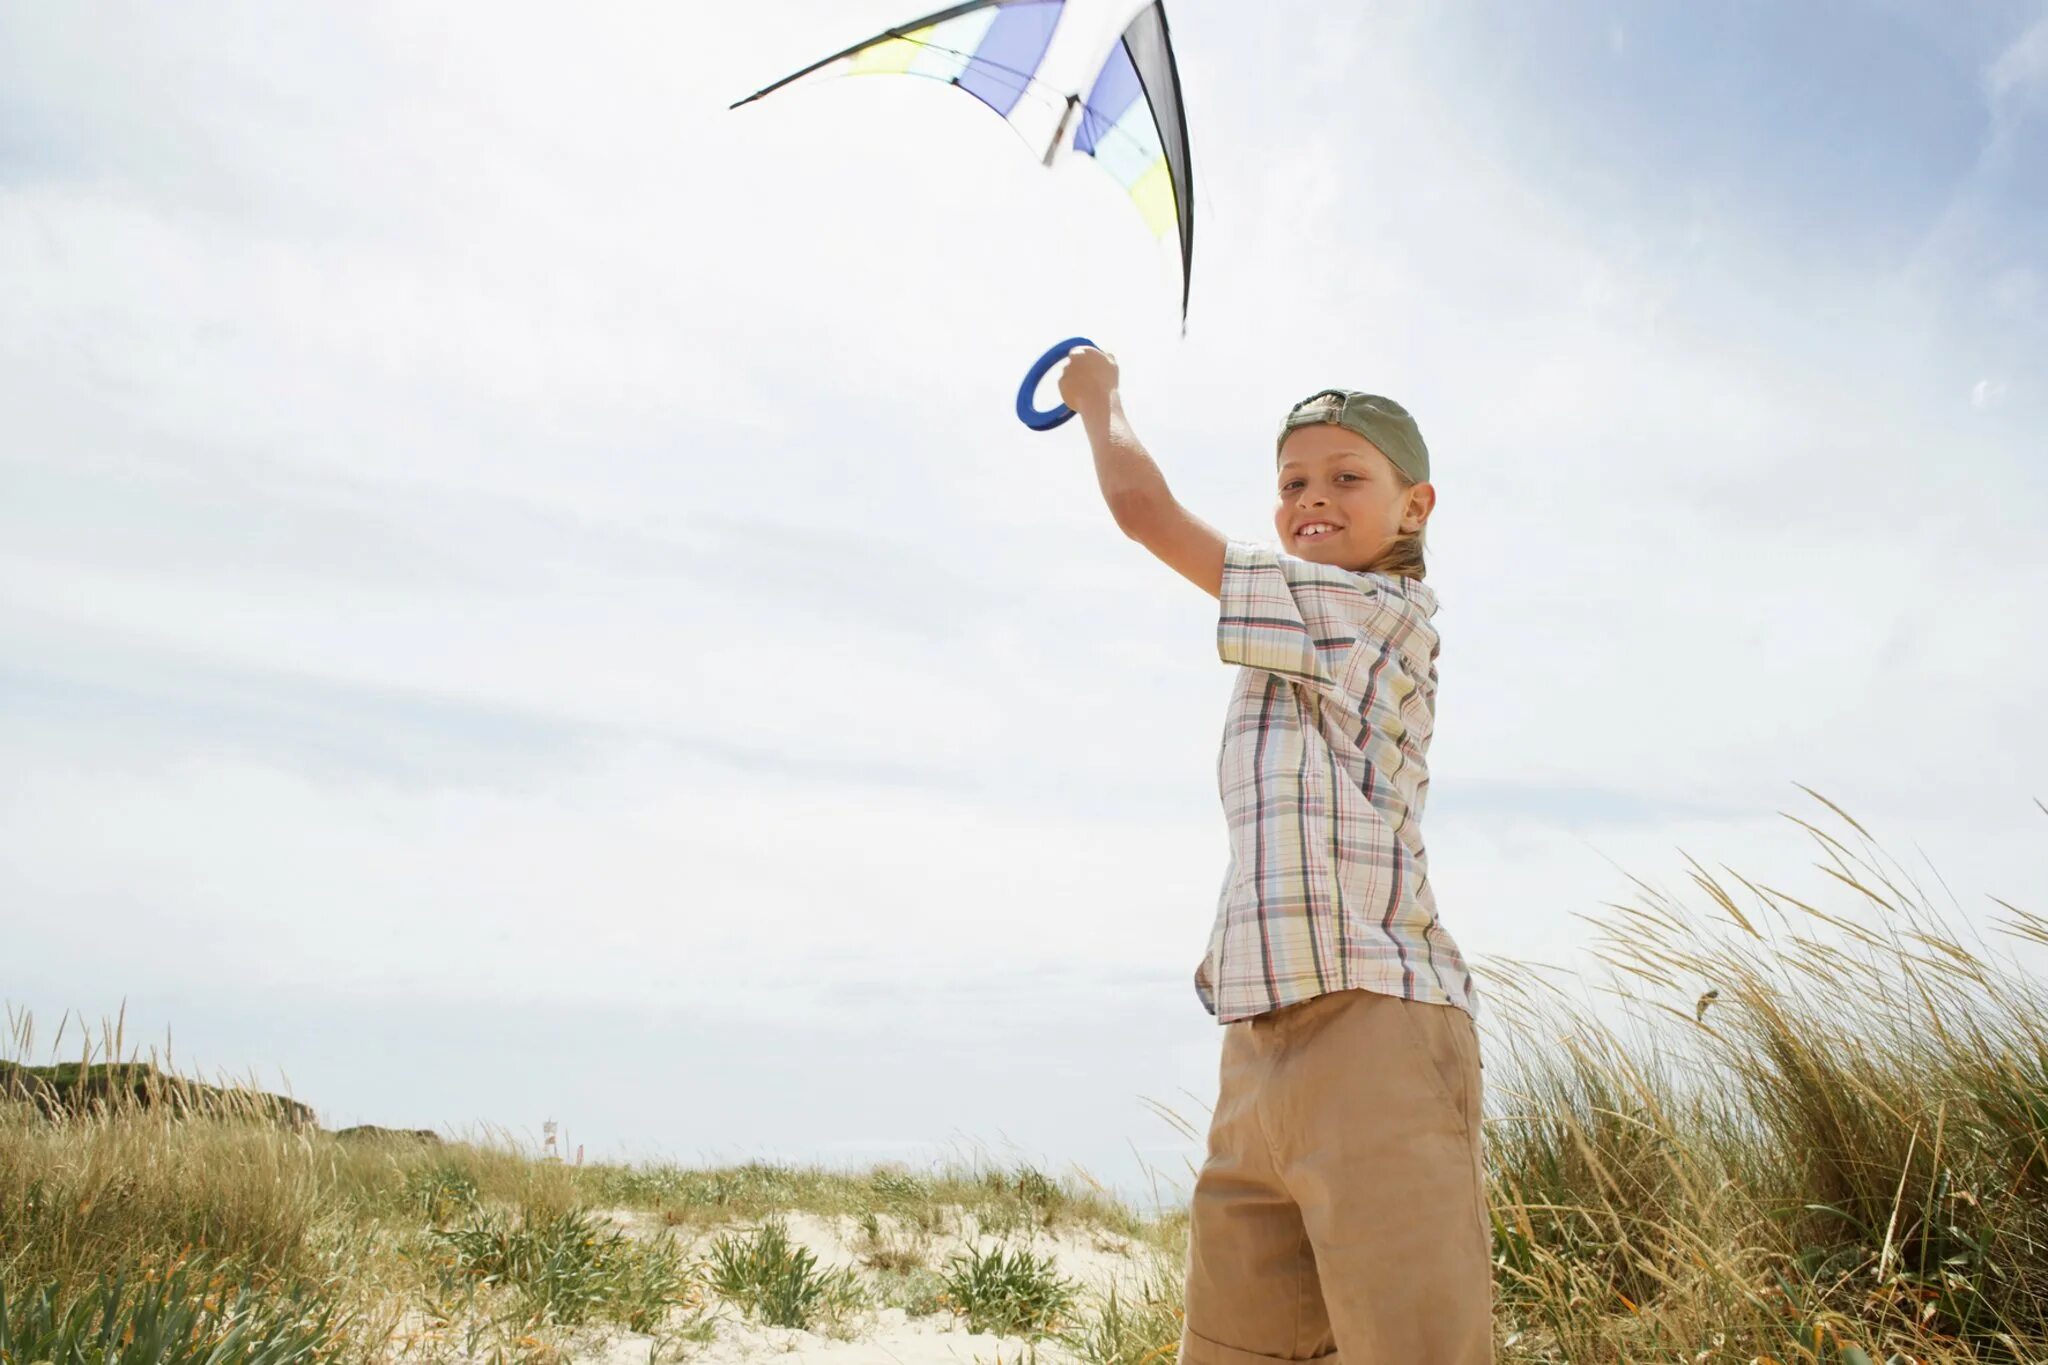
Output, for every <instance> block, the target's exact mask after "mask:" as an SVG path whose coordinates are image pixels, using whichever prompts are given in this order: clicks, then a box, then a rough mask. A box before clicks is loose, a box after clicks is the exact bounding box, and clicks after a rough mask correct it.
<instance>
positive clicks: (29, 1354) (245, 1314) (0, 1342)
mask: <svg viewBox="0 0 2048 1365" xmlns="http://www.w3.org/2000/svg"><path fill="white" fill-rule="evenodd" d="M341 1330H342V1323H341V1322H340V1321H339V1320H338V1319H337V1317H336V1315H335V1313H334V1310H333V1309H332V1308H331V1307H327V1306H322V1305H320V1304H318V1303H316V1302H313V1301H311V1300H309V1299H308V1298H306V1297H305V1296H303V1295H292V1296H290V1297H284V1298H280V1297H276V1296H274V1295H272V1294H270V1293H267V1292H265V1291H263V1290H260V1289H258V1288H257V1287H256V1286H255V1284H254V1282H253V1281H247V1280H245V1281H243V1282H242V1283H241V1284H240V1285H239V1286H237V1287H236V1288H234V1290H233V1292H232V1294H230V1292H229V1289H228V1285H227V1283H226V1280H225V1278H224V1277H223V1276H221V1275H220V1274H218V1273H217V1272H216V1273H213V1274H211V1275H209V1274H208V1273H207V1272H205V1271H201V1270H195V1269H193V1268H191V1267H180V1268H178V1269H177V1270H175V1271H173V1272H172V1273H171V1274H169V1275H167V1276H165V1277H164V1278H162V1279H145V1280H140V1281H136V1280H128V1279H124V1278H122V1277H118V1276H116V1277H113V1278H102V1279H99V1280H97V1281H95V1282H94V1284H93V1285H92V1287H91V1288H90V1289H88V1290H87V1291H86V1292H84V1293H82V1294H79V1295H76V1296H75V1297H71V1298H69V1299H68V1300H67V1298H66V1297H65V1295H64V1293H63V1291H62V1288H61V1286H60V1284H59V1283H58V1282H56V1281H52V1282H50V1283H48V1284H45V1285H44V1286H42V1287H41V1288H40V1289H38V1290H37V1291H35V1292H33V1293H31V1294H30V1295H28V1296H27V1297H26V1298H23V1299H19V1300H16V1301H14V1302H9V1300H8V1298H7V1288H6V1285H5V1284H4V1283H0V1360H6V1361H18V1362H28V1361H46V1362H50V1365H187V1362H190V1365H299V1363H300V1362H312V1361H321V1360H328V1359H333V1358H334V1357H335V1356H337V1355H338V1354H339V1352H340V1350H341V1346H342V1342H341Z"/></svg>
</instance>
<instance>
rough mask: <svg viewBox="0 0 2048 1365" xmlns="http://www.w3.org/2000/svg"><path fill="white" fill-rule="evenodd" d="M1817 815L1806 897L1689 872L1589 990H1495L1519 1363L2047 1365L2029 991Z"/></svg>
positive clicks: (2038, 1008)
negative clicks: (1590, 995) (1593, 991)
mask: <svg viewBox="0 0 2048 1365" xmlns="http://www.w3.org/2000/svg"><path fill="white" fill-rule="evenodd" d="M1814 799H1815V800H1816V801H1817V802H1820V804H1821V805H1822V806H1824V807H1825V812H1824V814H1823V815H1822V816H1820V817H1818V819H1819V822H1816V821H1814V820H1808V819H1805V818H1802V817H1799V816H1788V817H1787V818H1789V819H1793V820H1795V821H1796V822H1797V823H1798V824H1799V825H1800V826H1801V827H1802V828H1804V829H1805V831H1806V832H1807V834H1808V836H1810V838H1811V840H1812V842H1813V845H1814V847H1815V848H1816V849H1817V850H1818V852H1819V854H1820V858H1819V862H1818V864H1817V866H1818V868H1819V869H1820V871H1821V872H1822V873H1823V874H1824V880H1825V883H1826V885H1827V886H1829V887H1830V888H1832V891H1831V892H1830V894H1828V895H1827V896H1826V897H1825V898H1823V897H1821V896H1809V897H1800V896H1795V895H1792V894H1790V893H1788V892H1786V891H1783V890H1780V889H1777V888H1775V887H1773V886H1772V885H1770V884H1767V883H1765V882H1761V881H1753V880H1751V879H1750V878H1747V877H1745V876H1743V875H1741V874H1740V873H1738V872H1736V871H1734V870H1733V869H1730V868H1726V867H1721V868H1713V869H1710V868H1708V867H1706V866H1703V865H1702V864H1700V863H1698V862H1697V861H1694V860H1690V859H1688V860H1687V861H1688V869H1689V870H1688V874H1687V875H1688V880H1689V882H1690V885H1691V888H1692V891H1693V892H1694V893H1695V896H1694V899H1695V901H1696V904H1687V903H1685V902H1684V901H1681V900H1680V899H1679V898H1677V897H1674V896H1671V895H1669V894H1667V893H1664V892H1662V891H1659V890H1657V889H1655V888H1653V887H1651V886H1649V885H1647V884H1645V883H1641V882H1638V883H1637V888H1638V895H1637V897H1636V899H1635V900H1634V901H1633V902H1631V903H1627V904H1612V905H1608V906H1606V907H1604V908H1603V910H1602V911H1601V912H1599V913H1595V914H1592V915H1589V916H1588V917H1587V919H1588V923H1589V928H1590V932H1591V935H1592V942H1593V944H1594V945H1595V952H1596V956H1597V957H1598V958H1599V959H1600V960H1601V961H1602V962H1603V963H1604V965H1605V967H1606V968H1607V971H1608V979H1606V980H1605V981H1602V982H1599V983H1597V985H1598V988H1599V990H1600V992H1601V995H1600V998H1599V1000H1598V1001H1591V1002H1589V1001H1588V999H1587V998H1586V997H1585V996H1584V995H1583V994H1581V993H1578V992H1575V991H1574V989H1573V987H1574V986H1575V985H1576V986H1583V984H1584V983H1578V982H1571V981H1562V980H1560V979H1559V978H1558V976H1557V974H1556V973H1554V972H1552V971H1549V970H1546V969H1544V968H1542V967H1540V966H1535V965H1531V964H1509V965H1508V966H1507V967H1506V968H1505V969H1497V970H1496V971H1495V973H1494V975H1493V976H1492V977H1490V978H1489V982H1490V984H1491V986H1492V991H1491V995H1490V999H1491V1001H1492V1003H1493V1005H1494V1010H1493V1014H1492V1017H1491V1018H1490V1019H1489V1021H1488V1027H1487V1029H1486V1048H1487V1056H1488V1059H1489V1062H1488V1067H1487V1072H1486V1075H1487V1078H1488V1084H1489V1088H1490V1090H1491V1092H1492V1093H1491V1094H1490V1096H1489V1106H1488V1108H1489V1113H1490V1117H1489V1120H1488V1124H1487V1130H1488V1140H1489V1143H1490V1146H1491V1151H1490V1153H1489V1166H1490V1170H1491V1177H1492V1181H1493V1192H1492V1193H1493V1200H1494V1209H1495V1214H1496V1253H1497V1258H1496V1264H1497V1271H1498V1275H1497V1281H1496V1284H1497V1292H1498V1295H1499V1303H1500V1307H1501V1310H1502V1311H1501V1317H1502V1319H1503V1322H1504V1324H1506V1328H1507V1330H1506V1332H1505V1334H1504V1335H1505V1336H1506V1338H1507V1339H1508V1341H1509V1343H1510V1345H1509V1349H1508V1352H1507V1354H1508V1358H1510V1359H1513V1358H1518V1355H1519V1356H1526V1358H1532V1359H1556V1360H1570V1361H1589V1362H1590V1361H1626V1360H1685V1361H1698V1362H1706V1361H1721V1360H1731V1361H1745V1362H1747V1361H1751V1360H1772V1359H1775V1360H1779V1361H1822V1360H1824V1361H1836V1360H1839V1361H1844V1362H1856V1361H1861V1360H1863V1359H1865V1358H1868V1359H1871V1360H1876V1361H1886V1360H1888V1359H1898V1360H1901V1361H1918V1362H1949V1361H1965V1360H1967V1361H2013V1362H2041V1361H2048V1198H2044V1197H2043V1196H2044V1192H2048V990H2044V986H2043V983H2042V982H2041V981H2040V980H2039V979H2037V978H2034V977H2032V976H2030V975H2029V974H2028V973H2026V972H2025V971H2024V970H2022V969H2021V968H2020V967H2019V966H2018V964H2017V962H2016V960H2015V959H2014V958H2013V956H2012V955H2011V954H2010V953H2004V954H2001V953H2000V952H1998V951H1997V949H1996V948H1995V947H1993V946H1991V945H1990V944H1987V943H1985V942H1983V941H1982V940H1981V938H1980V937H1979V936H1977V935H1974V934H1966V933H1965V932H1964V929H1963V920H1964V919H1965V918H1966V917H1965V916H1964V915H1963V914H1962V913H1961V909H1960V906H1958V905H1957V904H1956V903H1955V902H1954V901H1953V899H1952V898H1951V899H1950V900H1949V901H1948V903H1947V906H1946V907H1944V905H1943V902H1942V900H1940V899H1938V898H1937V897H1936V896H1934V895H1931V894H1929V892H1928V891H1927V890H1926V888H1925V887H1923V886H1922V885H1921V884H1920V882H1919V881H1918V880H1916V879H1915V878H1914V877H1913V876H1911V875H1910V874H1909V873H1908V872H1907V871H1906V869H1904V868H1903V867H1901V866H1900V865H1899V864H1898V863H1897V862H1896V861H1895V860H1893V859H1891V858H1889V857H1887V856H1886V855H1885V854H1884V853H1883V851H1882V850H1881V849H1880V847H1879V846H1878V844H1877V842H1876V841H1875V840H1873V839H1872V838H1871V836H1870V835H1869V833H1868V831H1866V830H1865V829H1863V827H1862V826H1861V825H1859V824H1858V823H1857V822H1856V821H1855V820H1853V819H1852V818H1851V817H1849V816H1848V815H1847V814H1846V813H1844V812H1842V811H1840V810H1839V809H1837V808H1835V807H1834V806H1832V805H1831V804H1829V803H1826V802H1825V801H1824V799H1822V798H1820V797H1818V796H1817V795H1815V797H1814ZM2044 813H2048V811H2044ZM1945 894H1946V893H1945V890H1944V895H1945ZM1986 908H1987V909H1991V910H1993V911H1994V915H1995V928H1996V931H1997V932H1998V933H1999V934H2000V935H2002V936H2004V937H2006V938H2007V939H2008V940H2010V941H2014V942H2025V943H2032V944H2048V919H2044V918H2043V917H2042V916H2040V915H2039V914H2036V913H2033V912H2030V911H2027V910H2024V909H2021V908H2020V907H2017V906H2013V905H2010V904H2006V903H2004V902H2002V901H2000V902H1988V901H1987V902H1986Z"/></svg>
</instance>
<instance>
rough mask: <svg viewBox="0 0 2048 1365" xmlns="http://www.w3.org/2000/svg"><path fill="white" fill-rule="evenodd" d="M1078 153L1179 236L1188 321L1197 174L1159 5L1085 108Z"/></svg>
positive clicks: (1130, 33)
mask: <svg viewBox="0 0 2048 1365" xmlns="http://www.w3.org/2000/svg"><path fill="white" fill-rule="evenodd" d="M1074 149H1075V150H1076V151H1080V152H1086V153H1087V154H1088V155H1090V156H1092V157H1094V158H1095V161H1096V164H1097V165H1099V166H1101V167H1102V168H1103V169H1104V170H1105V171H1108V172H1109V173H1110V175H1111V176H1113V177H1114V178H1115V179H1116V181H1117V183H1119V184H1120V185H1122V186H1123V187H1124V189H1126V190H1127V191H1129V192H1130V196H1131V199H1132V201H1133V202H1134V203H1136V204H1137V206H1138V212H1140V213H1142V214H1144V215H1145V221H1146V222H1147V223H1149V224H1151V227H1152V231H1153V232H1154V233H1155V234H1157V235H1158V236H1162V237H1163V236H1165V235H1166V234H1167V232H1168V231H1174V230H1177V231H1178V234H1179V239H1180V268H1181V294H1180V313H1181V318H1182V320H1183V321H1185V320H1186V318H1187V313H1188V289H1189V287H1190V285H1191V284H1192V283H1193V281H1194V266H1195V215H1194V202H1195V201H1194V166H1193V164H1192V163H1191V162H1190V161H1189V159H1188V121H1187V114H1186V112H1185V110H1184V109H1183V108H1182V105H1181V99H1180V71H1179V69H1178V68H1177V67H1176V66H1175V65H1174V62H1173V40H1172V38H1171V37H1170V35H1169V34H1168V32H1167V28H1166V7H1165V5H1164V4H1162V3H1160V2H1159V0H1154V3H1152V4H1149V5H1147V6H1146V7H1145V8H1144V9H1143V10H1140V11H1139V13H1138V17H1137V18H1135V19H1133V20H1132V21H1131V22H1130V25H1129V26H1128V27H1127V28H1125V29H1124V31H1123V36H1122V37H1120V38H1118V39H1117V43H1116V46H1115V47H1113V48H1111V49H1110V53H1109V59H1108V60H1107V61H1105V62H1103V64H1102V70H1101V71H1100V72H1099V73H1098V74H1097V75H1096V77H1095V85H1094V87H1093V88H1092V89H1090V90H1089V92H1088V98H1087V99H1086V100H1085V101H1083V103H1082V107H1081V125H1080V127H1079V128H1078V129H1077V130H1076V131H1075V133H1074Z"/></svg>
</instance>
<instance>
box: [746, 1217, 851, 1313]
mask: <svg viewBox="0 0 2048 1365" xmlns="http://www.w3.org/2000/svg"><path fill="white" fill-rule="evenodd" d="M711 1284H712V1287H713V1288H715V1289H716V1290H717V1291H718V1292H719V1293H720V1294H721V1295H723V1296H724V1297H725V1298H726V1299H727V1300H729V1301H731V1302H733V1303H736V1304H738V1305H740V1306H741V1307H742V1308H744V1309H745V1310H746V1311H747V1312H749V1313H754V1314H759V1315H760V1318H761V1320H762V1321H763V1322H766V1323H768V1324H769V1325H770V1326H773V1327H814V1326H817V1325H819V1324H820V1323H821V1322H830V1323H832V1324H834V1325H837V1324H839V1323H842V1322H844V1320H845V1318H846V1315H847V1314H849V1313H851V1312H853V1311H854V1310H855V1309H859V1308H863V1307H865V1306H866V1304H867V1295H866V1294H865V1293H864V1292H863V1291H862V1289H861V1284H860V1280H859V1279H858V1278H857V1277H856V1276H855V1275H854V1273H853V1272H852V1271H851V1270H849V1269H845V1268H841V1269H838V1270H830V1271H821V1270H819V1269H818V1258H817V1257H816V1256H815V1255H814V1254H813V1253H812V1252H811V1251H810V1249H809V1248H808V1247H802V1246H796V1245H792V1244H791V1242H790V1240H789V1227H788V1225H787V1224H786V1223H784V1222H783V1220H782V1219H780V1218H770V1219H769V1220H768V1221H767V1222H766V1223H763V1224H762V1225H761V1226H760V1227H758V1228H755V1229H754V1230H753V1232H751V1233H749V1234H748V1235H746V1236H744V1237H738V1236H725V1237H720V1238H719V1239H718V1240H717V1241H716V1242H714V1243H713V1244H712V1247H711Z"/></svg>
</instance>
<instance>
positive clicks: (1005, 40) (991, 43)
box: [732, 0, 1066, 142]
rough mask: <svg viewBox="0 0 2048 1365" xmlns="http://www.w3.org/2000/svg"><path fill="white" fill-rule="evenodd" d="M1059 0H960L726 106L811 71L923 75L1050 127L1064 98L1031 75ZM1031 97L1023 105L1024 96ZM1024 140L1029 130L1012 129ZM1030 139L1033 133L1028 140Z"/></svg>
mask: <svg viewBox="0 0 2048 1365" xmlns="http://www.w3.org/2000/svg"><path fill="white" fill-rule="evenodd" d="M1062 8H1064V0H967V3H965V4H960V5H955V6H953V7H952V8H951V9H944V10H940V11H939V12H938V13H936V14H927V15H926V16H925V17H924V18H922V19H913V20H912V21H911V22H909V23H907V24H899V25H897V26H896V27H895V28H892V29H889V30H888V31H886V32H883V33H878V34H876V35H875V36H874V37H872V38H870V39H868V40H867V41H866V42H860V43H855V44H854V45H853V46H852V47H849V48H847V49H846V50H845V51H843V52H835V53H833V54H832V55H831V56H829V57H827V58H825V59H824V60H822V61H817V62H813V63H811V64H810V65H809V66H807V67H805V68H804V69H803V70H801V71H798V72H794V73H792V74H791V75H788V76H784V77H783V78H782V79H781V80H779V81H777V82H775V84H773V85H771V86H767V87H766V88H764V89H761V90H757V91H755V92H754V93H753V94H751V95H749V96H747V97H746V98H745V99H743V100H738V101H736V102H735V103H734V104H733V105H732V107H733V108H735V109H737V108H739V107H740V105H742V104H751V103H753V102H754V101H755V100H757V99H760V98H761V97H762V96H763V95H772V94H774V93H775V92H776V91H777V90H780V89H781V88H782V87H783V86H785V85H789V84H791V83H792V82H794V81H800V80H802V79H803V78H804V77H806V76H810V75H815V74H821V73H822V74H834V75H848V76H864V75H881V74H897V73H900V74H903V75H907V76H928V77H930V78H932V79H933V80H940V81H944V82H946V83H947V84H949V85H957V86H959V87H960V88H961V89H962V90H965V91H966V92H967V93H968V94H970V95H972V96H974V97H975V98H976V99H978V100H980V101H981V102H982V103H983V104H986V105H987V106H988V107H989V108H991V109H993V110H995V111H996V112H997V113H998V114H1001V115H1002V116H1003V117H1004V118H1005V119H1007V120H1009V121H1010V122H1011V124H1012V125H1018V124H1019V123H1020V119H1021V116H1023V115H1024V114H1026V113H1028V112H1031V111H1033V110H1036V111H1038V112H1040V113H1041V114H1043V112H1044V111H1045V110H1047V109H1050V110H1051V114H1050V118H1051V120H1052V121H1053V122H1054V123H1055V125H1057V124H1058V122H1059V121H1060V117H1061V114H1062V112H1063V111H1062V106H1063V105H1064V104H1065V103H1066V101H1065V100H1064V99H1063V98H1061V97H1059V96H1057V95H1054V94H1052V93H1051V92H1050V91H1049V90H1047V89H1046V88H1045V87H1043V85H1042V83H1041V82H1040V81H1039V80H1038V64H1039V62H1041V61H1042V60H1044V58H1045V50H1046V48H1047V47H1049V46H1050V45H1051V44H1052V31H1053V29H1054V28H1056V27H1058V25H1059V21H1060V11H1061V9H1062ZM1027 95H1030V96H1032V97H1033V102H1032V103H1031V104H1029V105H1027V104H1025V96H1027ZM1018 131H1019V132H1020V133H1021V134H1024V135H1025V136H1027V137H1030V136H1031V130H1030V129H1029V128H1027V127H1023V126H1019V127H1018ZM1037 140H1038V139H1036V138H1033V141H1034V142H1036V141H1037Z"/></svg>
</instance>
